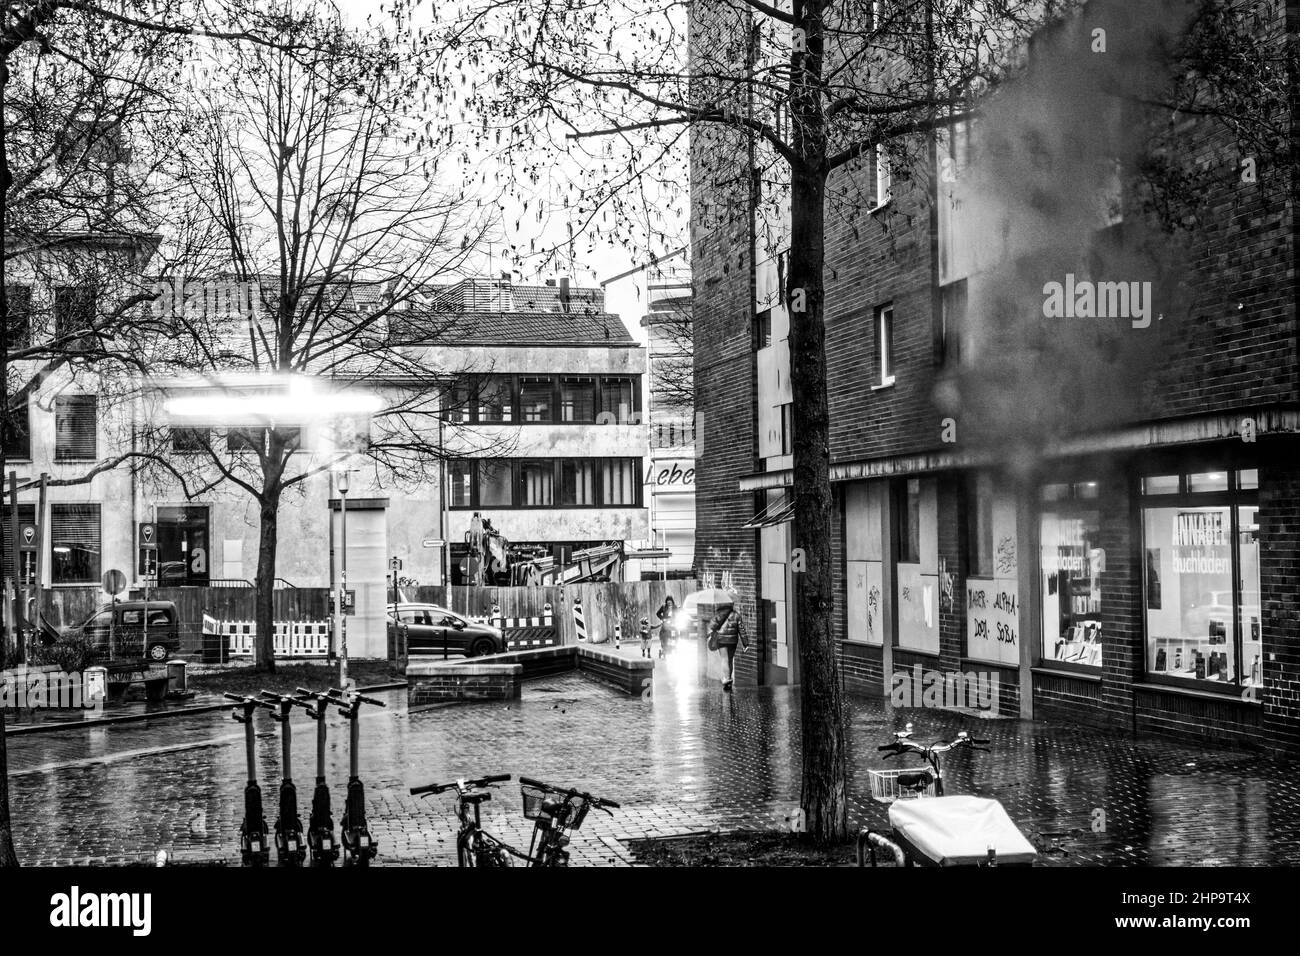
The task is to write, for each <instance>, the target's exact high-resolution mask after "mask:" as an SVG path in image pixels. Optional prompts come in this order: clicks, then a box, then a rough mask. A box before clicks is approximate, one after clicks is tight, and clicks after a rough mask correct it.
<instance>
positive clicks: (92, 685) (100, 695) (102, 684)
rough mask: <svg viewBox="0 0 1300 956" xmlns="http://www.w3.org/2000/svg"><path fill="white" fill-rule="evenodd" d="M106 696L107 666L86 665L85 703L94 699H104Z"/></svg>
mask: <svg viewBox="0 0 1300 956" xmlns="http://www.w3.org/2000/svg"><path fill="white" fill-rule="evenodd" d="M107 697H108V668H107V667H87V668H86V690H85V700H86V702H87V703H89V702H90V701H94V700H105V699H107Z"/></svg>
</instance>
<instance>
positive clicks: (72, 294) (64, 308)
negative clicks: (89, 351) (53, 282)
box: [54, 285, 98, 339]
mask: <svg viewBox="0 0 1300 956" xmlns="http://www.w3.org/2000/svg"><path fill="white" fill-rule="evenodd" d="M97 299H98V295H97V293H96V290H95V287H94V286H92V285H60V286H55V287H54V335H55V337H56V338H59V339H62V338H65V337H67V336H72V335H75V334H76V333H78V332H86V331H89V330H90V329H91V328H93V327H94V325H95V307H96V300H97Z"/></svg>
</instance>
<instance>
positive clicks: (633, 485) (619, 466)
mask: <svg viewBox="0 0 1300 956" xmlns="http://www.w3.org/2000/svg"><path fill="white" fill-rule="evenodd" d="M639 464H640V461H639V459H636V458H613V459H610V460H608V461H606V462H604V463H603V464H602V465H601V490H602V500H603V501H604V503H605V504H607V505H634V504H636V498H637V489H638V488H639V487H640V484H639V480H638V479H639V467H638V466H639Z"/></svg>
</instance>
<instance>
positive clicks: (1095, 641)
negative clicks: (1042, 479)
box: [1039, 482, 1106, 669]
mask: <svg viewBox="0 0 1300 956" xmlns="http://www.w3.org/2000/svg"><path fill="white" fill-rule="evenodd" d="M1096 497H1097V483H1096V482H1081V483H1076V484H1053V485H1046V486H1044V488H1043V493H1042V499H1043V505H1042V511H1041V512H1040V519H1039V542H1040V561H1039V565H1040V572H1039V573H1040V575H1041V582H1040V583H1041V587H1042V610H1043V646H1042V659H1043V661H1044V662H1046V663H1051V664H1068V665H1070V666H1071V667H1084V668H1094V669H1096V668H1100V667H1101V663H1102V641H1101V607H1102V595H1101V572H1102V571H1104V570H1105V567H1106V552H1105V551H1104V550H1103V549H1102V548H1101V545H1100V542H1099V537H1100V530H1101V517H1100V512H1099V511H1098V509H1097V504H1096Z"/></svg>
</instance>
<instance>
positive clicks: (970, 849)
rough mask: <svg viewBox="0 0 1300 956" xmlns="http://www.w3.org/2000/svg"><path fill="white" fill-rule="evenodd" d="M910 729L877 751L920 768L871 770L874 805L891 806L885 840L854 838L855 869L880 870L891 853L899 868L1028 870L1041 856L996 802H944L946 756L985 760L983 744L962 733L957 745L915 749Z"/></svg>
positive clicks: (874, 835)
mask: <svg viewBox="0 0 1300 956" xmlns="http://www.w3.org/2000/svg"><path fill="white" fill-rule="evenodd" d="M911 736H912V725H911V724H908V725H907V728H906V729H905V730H900V731H895V732H894V739H893V740H892V741H890V742H889V743H887V744H885V745H883V746H881V747H877V748H876V749H877V750H878V751H880V752H882V753H884V754H885V759H886V760H888V759H890V758H893V757H901V756H902V755H904V754H914V755H916V756H918V757H920V758H921V759H922V760H924V761H925V764H924V765H923V766H919V767H915V766H914V767H902V768H895V769H890V770H871V771H868V774H869V777H870V780H871V796H872V799H874V800H877V801H879V802H881V803H888V804H889V805H890V806H889V826H890V828H891V830H892V833H891V835H890V836H889V837H887V836H885V835H884V834H882V833H878V832H876V831H874V830H870V829H867V830H863V831H862V832H861V833H860V834H859V835H858V866H866V865H867V861H868V860H870V865H871V866H876V865H877V854H888V855H889V856H890V857H892V858H893V860H894V862H895V863H897V864H898V865H899V866H915V865H921V866H972V865H974V866H997V865H1016V864H1031V863H1033V862H1034V860H1035V859H1036V858H1037V856H1038V853H1037V851H1036V850H1035V849H1034V847H1033V845H1032V844H1031V843H1030V842H1029V841H1028V840H1027V839H1025V836H1024V834H1023V833H1021V832H1020V830H1019V828H1017V827H1016V825H1015V823H1013V822H1012V820H1011V817H1009V816H1008V815H1007V812H1006V810H1005V809H1004V808H1003V807H1002V804H1001V803H999V802H998V801H996V800H989V799H985V798H982V797H970V796H952V797H949V796H946V795H945V794H944V783H943V761H944V757H945V756H946V755H947V754H949V753H952V752H953V751H957V750H976V751H982V752H984V753H989V750H988V747H987V746H986V745H987V744H988V743H989V742H988V741H987V740H979V739H976V738H974V737H971V736H970V735H969V734H967V733H966V731H964V730H963V731H961V732H960V733H959V734H958V735H957V737H956V738H955V739H954V740H951V741H948V740H936V741H935V742H934V743H931V744H925V745H923V744H919V743H916V742H914V741H913V740H911V739H910V738H911Z"/></svg>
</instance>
